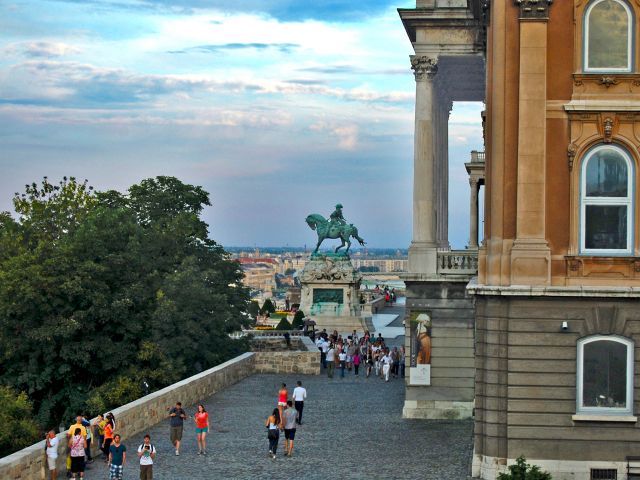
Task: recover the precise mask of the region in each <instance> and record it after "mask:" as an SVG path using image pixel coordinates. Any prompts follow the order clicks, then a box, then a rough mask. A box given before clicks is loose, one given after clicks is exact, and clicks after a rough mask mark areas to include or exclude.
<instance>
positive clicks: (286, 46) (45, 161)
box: [0, 0, 483, 248]
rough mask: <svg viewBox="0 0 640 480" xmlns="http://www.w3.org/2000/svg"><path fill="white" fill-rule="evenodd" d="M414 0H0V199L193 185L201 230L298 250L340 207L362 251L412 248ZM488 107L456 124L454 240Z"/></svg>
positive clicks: (0, 206) (457, 116) (457, 115)
mask: <svg viewBox="0 0 640 480" xmlns="http://www.w3.org/2000/svg"><path fill="white" fill-rule="evenodd" d="M398 7H402V8H411V7H415V0H414V2H411V1H406V0H395V1H390V0H370V1H367V2H359V1H358V2H354V1H353V0H314V1H312V2H308V1H300V0H269V1H264V0H242V1H238V0H65V1H63V0H32V1H15V0H0V210H9V211H11V210H12V205H11V199H12V197H13V194H14V192H22V191H23V189H24V185H25V184H26V183H31V182H33V181H36V182H38V181H39V180H40V179H41V178H42V177H43V176H48V177H49V179H50V180H52V181H53V180H56V179H60V178H62V176H64V175H67V176H75V177H77V178H80V179H85V178H86V179H88V181H89V183H90V184H91V185H93V186H94V187H95V188H97V189H99V190H106V189H116V190H120V191H126V189H127V188H128V187H129V186H130V185H132V184H135V183H138V182H139V181H141V180H142V179H144V178H149V177H154V176H157V175H172V176H176V177H178V178H179V179H180V180H182V181H183V182H186V183H190V184H195V185H201V186H202V187H203V188H204V189H205V190H207V191H208V192H209V193H210V196H211V203H212V206H211V207H208V208H207V209H206V210H205V211H204V213H203V218H204V220H205V221H206V222H207V223H208V224H209V226H210V236H211V238H213V239H215V240H216V241H218V242H219V243H221V244H223V245H228V246H254V245H255V246H285V245H291V246H302V245H305V244H306V245H309V246H311V245H312V244H314V243H315V241H316V236H315V233H314V232H312V231H311V230H310V229H309V228H308V227H307V225H306V224H305V222H304V218H305V217H306V216H307V215H308V214H310V213H320V214H322V215H324V216H325V217H328V216H329V214H330V213H331V211H332V210H333V207H334V206H335V204H336V203H338V202H340V203H342V204H343V205H344V209H343V213H344V216H345V218H346V219H347V221H349V222H350V223H354V224H355V225H356V226H358V228H359V231H360V235H361V236H362V237H364V238H365V240H367V242H368V244H369V246H371V247H398V248H406V247H408V245H409V244H410V242H411V228H412V214H411V210H412V201H411V199H412V184H413V178H412V175H413V128H414V122H413V117H414V93H415V82H414V80H413V75H412V74H411V70H410V66H409V55H410V54H411V53H412V48H411V44H410V42H409V40H408V38H407V36H406V33H405V31H404V28H403V26H402V23H401V21H400V19H399V17H398V14H397V11H396V9H397V8H398ZM482 109H483V107H482V105H481V104H473V103H455V104H454V108H453V112H452V114H451V118H450V127H449V128H450V137H449V144H450V241H451V243H452V245H453V246H454V247H458V248H463V247H464V246H465V245H466V243H467V241H468V218H469V212H468V210H469V186H468V182H467V174H466V171H465V169H464V162H465V161H468V158H469V151H470V150H473V149H477V150H482V132H481V123H480V111H481V110H482Z"/></svg>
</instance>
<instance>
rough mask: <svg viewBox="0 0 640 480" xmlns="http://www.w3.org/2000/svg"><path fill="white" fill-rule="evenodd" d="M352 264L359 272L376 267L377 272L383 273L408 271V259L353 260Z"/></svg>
mask: <svg viewBox="0 0 640 480" xmlns="http://www.w3.org/2000/svg"><path fill="white" fill-rule="evenodd" d="M351 262H352V263H353V266H354V267H355V268H356V269H357V270H360V269H361V267H376V268H377V269H378V270H377V271H378V272H382V273H389V272H406V271H407V259H406V258H405V259H398V258H367V259H363V258H353V259H352V260H351Z"/></svg>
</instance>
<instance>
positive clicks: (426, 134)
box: [409, 55, 438, 276]
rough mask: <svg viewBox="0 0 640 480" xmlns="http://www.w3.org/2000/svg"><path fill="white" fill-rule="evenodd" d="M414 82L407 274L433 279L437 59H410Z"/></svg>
mask: <svg viewBox="0 0 640 480" xmlns="http://www.w3.org/2000/svg"><path fill="white" fill-rule="evenodd" d="M411 68H412V70H413V73H414V75H415V80H416V114H415V139H414V158H413V240H412V241H411V246H410V247H409V273H413V274H419V275H425V276H436V271H437V242H436V228H435V226H436V223H435V208H434V207H435V195H434V193H435V191H434V181H433V180H434V173H435V169H434V167H435V155H434V131H433V130H434V118H433V117H434V108H433V78H434V76H435V75H436V73H437V71H438V60H437V59H436V58H430V57H427V56H423V55H412V56H411Z"/></svg>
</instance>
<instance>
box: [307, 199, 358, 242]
mask: <svg viewBox="0 0 640 480" xmlns="http://www.w3.org/2000/svg"><path fill="white" fill-rule="evenodd" d="M306 222H307V225H309V228H311V230H315V231H316V232H317V234H318V244H317V245H316V249H315V250H314V251H313V253H318V249H319V248H320V244H321V243H322V242H323V241H324V240H325V239H326V238H339V239H340V241H341V242H342V244H341V245H340V246H338V247H336V249H335V253H338V250H340V249H341V248H342V247H344V246H345V245H346V246H347V249H346V250H345V251H344V253H345V254H347V253H349V248H350V247H351V237H353V238H355V239H356V240H357V241H358V242H359V243H360V245H362V246H364V245H365V244H366V242H365V241H364V240H363V239H362V238H360V236H359V235H358V229H357V228H356V227H355V226H354V225H353V224H352V223H350V224H347V221H346V220H345V219H344V217H343V216H342V205H341V204H337V205H336V209H335V210H334V211H333V213H332V214H331V215H330V216H329V220H327V219H326V218H324V217H323V216H322V215H320V214H318V213H312V214H311V215H308V216H307V218H306Z"/></svg>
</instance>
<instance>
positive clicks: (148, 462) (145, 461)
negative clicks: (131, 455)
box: [138, 434, 156, 480]
mask: <svg viewBox="0 0 640 480" xmlns="http://www.w3.org/2000/svg"><path fill="white" fill-rule="evenodd" d="M138 458H139V459H140V480H153V461H154V460H155V458H156V447H154V446H153V444H152V443H151V437H150V436H149V434H147V435H145V436H144V440H143V443H142V445H140V446H139V447H138Z"/></svg>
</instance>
